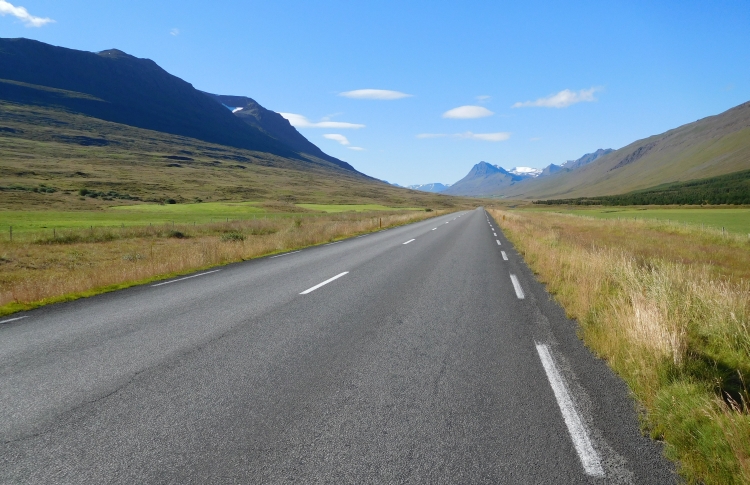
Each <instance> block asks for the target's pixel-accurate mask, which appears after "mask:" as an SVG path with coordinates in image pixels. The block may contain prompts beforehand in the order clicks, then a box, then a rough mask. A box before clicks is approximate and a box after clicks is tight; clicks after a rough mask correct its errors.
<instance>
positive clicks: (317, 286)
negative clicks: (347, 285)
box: [300, 271, 349, 295]
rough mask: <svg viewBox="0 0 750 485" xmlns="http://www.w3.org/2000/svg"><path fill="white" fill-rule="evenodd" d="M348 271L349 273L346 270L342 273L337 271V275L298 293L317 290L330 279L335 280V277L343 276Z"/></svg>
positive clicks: (303, 293) (304, 293)
mask: <svg viewBox="0 0 750 485" xmlns="http://www.w3.org/2000/svg"><path fill="white" fill-rule="evenodd" d="M348 273H349V272H348V271H344V272H343V273H339V274H337V275H336V276H334V277H333V278H328V279H327V280H325V281H324V282H322V283H318V284H317V285H315V286H313V287H312V288H308V289H306V290H305V291H303V292H302V293H300V295H306V294H308V293H311V292H313V291H315V290H317V289H318V288H320V287H321V286H325V285H327V284H328V283H330V282H331V281H333V280H337V279H339V278H341V277H342V276H344V275H345V274H348Z"/></svg>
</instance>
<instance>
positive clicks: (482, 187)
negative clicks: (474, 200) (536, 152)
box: [442, 162, 528, 197]
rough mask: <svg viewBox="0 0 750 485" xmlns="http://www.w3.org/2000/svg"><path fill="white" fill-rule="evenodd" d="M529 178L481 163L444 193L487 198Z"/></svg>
mask: <svg viewBox="0 0 750 485" xmlns="http://www.w3.org/2000/svg"><path fill="white" fill-rule="evenodd" d="M526 178H528V177H527V176H521V175H516V174H513V173H510V172H509V171H507V170H505V169H503V168H502V167H499V166H497V165H491V164H489V163H487V162H479V163H477V164H476V165H474V167H472V169H471V170H470V171H469V173H468V174H467V175H466V177H464V178H462V179H461V180H459V181H458V182H456V183H455V184H453V185H451V186H450V187H448V188H447V189H445V190H444V191H443V192H442V193H443V194H448V195H465V196H473V197H487V196H490V195H493V194H495V193H497V191H498V190H500V189H502V188H504V187H510V186H511V185H513V184H515V183H517V182H520V181H522V180H524V179H526Z"/></svg>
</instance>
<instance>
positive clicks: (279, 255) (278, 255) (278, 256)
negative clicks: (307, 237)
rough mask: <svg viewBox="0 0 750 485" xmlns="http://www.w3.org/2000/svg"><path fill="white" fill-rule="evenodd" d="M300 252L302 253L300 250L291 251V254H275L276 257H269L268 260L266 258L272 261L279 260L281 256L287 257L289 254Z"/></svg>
mask: <svg viewBox="0 0 750 485" xmlns="http://www.w3.org/2000/svg"><path fill="white" fill-rule="evenodd" d="M300 251H302V250H301V249H300V250H299V251H292V252H291V253H284V254H277V255H276V256H271V257H270V258H268V259H273V258H280V257H282V256H289V255H290V254H295V253H299V252H300Z"/></svg>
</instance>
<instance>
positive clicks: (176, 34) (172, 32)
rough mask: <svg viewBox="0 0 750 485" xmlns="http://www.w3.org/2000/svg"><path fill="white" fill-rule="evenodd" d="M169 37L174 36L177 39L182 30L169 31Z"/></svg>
mask: <svg viewBox="0 0 750 485" xmlns="http://www.w3.org/2000/svg"><path fill="white" fill-rule="evenodd" d="M169 35H174V36H175V37H177V36H178V35H180V29H172V30H170V31H169Z"/></svg>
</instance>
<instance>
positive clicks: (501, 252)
mask: <svg viewBox="0 0 750 485" xmlns="http://www.w3.org/2000/svg"><path fill="white" fill-rule="evenodd" d="M500 254H502V255H503V259H504V260H505V261H508V255H507V254H505V251H500Z"/></svg>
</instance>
